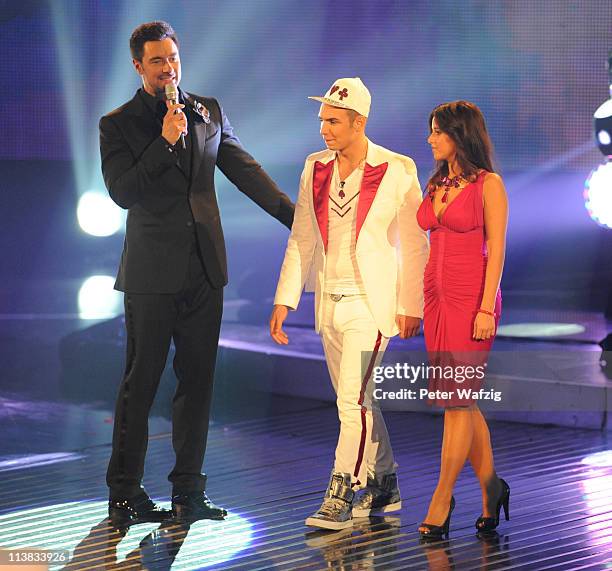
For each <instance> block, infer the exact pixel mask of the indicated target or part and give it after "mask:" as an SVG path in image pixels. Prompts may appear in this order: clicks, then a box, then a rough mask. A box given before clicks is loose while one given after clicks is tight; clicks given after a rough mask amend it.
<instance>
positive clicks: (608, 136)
mask: <svg viewBox="0 0 612 571" xmlns="http://www.w3.org/2000/svg"><path fill="white" fill-rule="evenodd" d="M611 91H612V89H611ZM593 118H594V128H595V138H596V140H597V146H598V147H599V150H600V151H601V152H602V153H603V154H604V155H606V157H612V99H608V101H606V102H605V103H604V104H603V105H601V106H600V107H599V109H597V111H595V114H594V115H593Z"/></svg>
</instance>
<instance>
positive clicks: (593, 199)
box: [584, 162, 612, 228]
mask: <svg viewBox="0 0 612 571" xmlns="http://www.w3.org/2000/svg"><path fill="white" fill-rule="evenodd" d="M584 205H585V207H586V209H587V211H588V213H589V216H590V217H591V218H592V219H593V220H594V221H595V222H597V224H599V225H601V226H604V227H606V228H612V162H607V163H605V164H603V165H600V166H598V167H597V168H596V169H595V170H593V171H591V174H590V175H589V178H587V180H586V182H585V183H584Z"/></svg>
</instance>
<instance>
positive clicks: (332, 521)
mask: <svg viewBox="0 0 612 571" xmlns="http://www.w3.org/2000/svg"><path fill="white" fill-rule="evenodd" d="M354 495H355V493H354V492H353V490H352V489H351V475H350V474H344V473H342V472H333V473H332V475H331V478H330V480H329V485H328V487H327V491H326V492H325V499H324V500H323V503H322V504H321V507H320V508H319V509H318V510H317V511H316V512H315V513H314V514H313V515H311V516H310V517H308V518H306V521H305V522H304V523H305V524H306V525H309V526H311V527H320V528H321V529H333V530H337V529H344V528H346V527H351V526H352V525H353V516H352V514H351V510H352V507H353V497H354Z"/></svg>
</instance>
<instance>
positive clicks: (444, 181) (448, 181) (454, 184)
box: [431, 173, 465, 202]
mask: <svg viewBox="0 0 612 571" xmlns="http://www.w3.org/2000/svg"><path fill="white" fill-rule="evenodd" d="M462 180H465V176H464V174H463V173H461V174H458V175H457V176H454V177H453V178H450V177H448V176H445V177H442V178H441V179H440V180H439V181H438V182H436V186H441V187H443V190H444V194H443V195H442V202H448V191H449V190H450V189H451V188H459V186H460V184H461V181H462ZM431 198H432V199H433V192H432V193H431Z"/></svg>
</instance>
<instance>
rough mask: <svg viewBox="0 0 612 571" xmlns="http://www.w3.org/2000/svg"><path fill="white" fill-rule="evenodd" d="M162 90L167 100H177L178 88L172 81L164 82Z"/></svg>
mask: <svg viewBox="0 0 612 571" xmlns="http://www.w3.org/2000/svg"><path fill="white" fill-rule="evenodd" d="M164 91H165V92H166V99H168V100H169V101H178V97H179V95H178V89H177V87H176V85H175V84H174V83H166V85H164Z"/></svg>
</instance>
